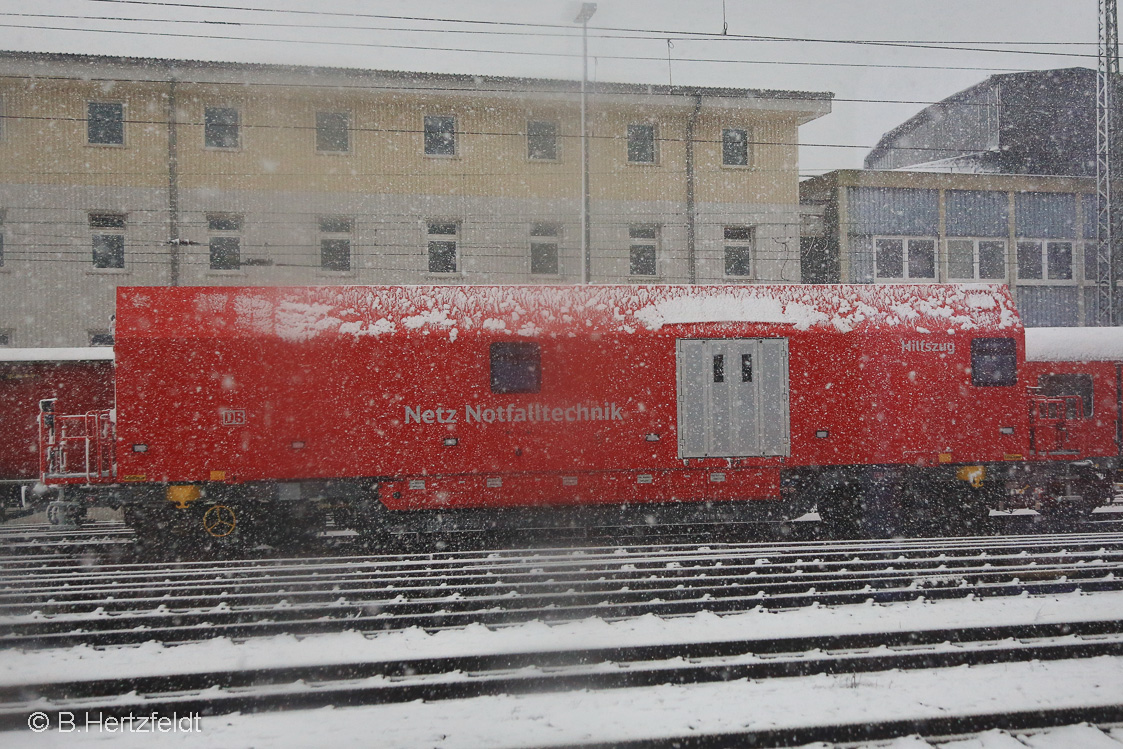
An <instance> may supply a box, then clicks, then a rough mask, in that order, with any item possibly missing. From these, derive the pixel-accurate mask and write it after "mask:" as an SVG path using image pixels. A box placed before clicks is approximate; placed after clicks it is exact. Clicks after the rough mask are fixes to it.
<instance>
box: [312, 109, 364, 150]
mask: <svg viewBox="0 0 1123 749" xmlns="http://www.w3.org/2000/svg"><path fill="white" fill-rule="evenodd" d="M321 114H341V115H343V117H344V118H345V120H346V127H345V128H344V130H345V132H346V133H347V148H345V149H344V150H342V151H324V150H322V149H321V148H320V115H321ZM352 120H353V117H352V115H351V111H350V110H348V109H317V110H316V111H315V112H313V113H312V125H313V128H312V130H313V132H312V137H313V138H314V139H315V141H314V143H315V149H316V153H318V154H324V155H326V156H349V155H350V154H351V153H353V152H354V150H355V138H354V137H353V135H352V133H354V127H353V126H352V124H353V123H352Z"/></svg>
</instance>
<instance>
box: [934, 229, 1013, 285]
mask: <svg viewBox="0 0 1123 749" xmlns="http://www.w3.org/2000/svg"><path fill="white" fill-rule="evenodd" d="M947 247H948V280H949V281H975V280H978V281H1001V280H1003V279H1005V278H1006V242H1005V241H1003V240H1001V239H949V240H948V243H947Z"/></svg>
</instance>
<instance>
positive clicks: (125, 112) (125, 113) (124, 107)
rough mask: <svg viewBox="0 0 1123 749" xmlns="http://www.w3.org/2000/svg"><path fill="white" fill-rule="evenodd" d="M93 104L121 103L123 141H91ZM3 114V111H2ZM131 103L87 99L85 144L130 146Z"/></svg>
mask: <svg viewBox="0 0 1123 749" xmlns="http://www.w3.org/2000/svg"><path fill="white" fill-rule="evenodd" d="M91 104H120V105H121V142H120V143H91V142H90V105H91ZM0 114H2V112H0ZM128 124H129V103H128V102H126V101H122V100H120V99H87V100H86V137H85V139H84V140H85V145H86V146H88V147H89V148H128V147H129V128H128Z"/></svg>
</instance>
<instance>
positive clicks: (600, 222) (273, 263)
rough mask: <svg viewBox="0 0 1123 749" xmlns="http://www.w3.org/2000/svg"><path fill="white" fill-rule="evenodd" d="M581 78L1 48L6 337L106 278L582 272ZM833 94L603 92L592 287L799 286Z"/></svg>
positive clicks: (592, 128) (45, 320) (50, 330)
mask: <svg viewBox="0 0 1123 749" xmlns="http://www.w3.org/2000/svg"><path fill="white" fill-rule="evenodd" d="M578 91H579V85H578V84H576V83H574V82H570V81H551V80H532V79H516V78H495V77H479V76H460V75H432V74H405V73H386V72H375V71H357V70H342V69H316V68H295V67H287V66H267V65H244V64H217V63H198V62H186V61H167V60H146V59H134V58H128V59H125V58H109V57H88V56H75V55H47V54H29V53H28V54H25V53H0V123H2V125H0V128H2V129H0V345H9V346H75V345H86V344H90V343H94V344H98V343H105V342H108V341H109V340H110V339H109V334H110V331H109V320H110V315H111V314H112V310H113V300H114V293H115V289H116V287H117V286H118V285H164V284H171V285H259V284H266V285H272V284H336V283H347V284H355V283H358V284H368V283H369V284H416V283H572V282H577V281H579V280H581V276H582V265H583V263H582V258H581V250H580V248H581V223H580V206H581V195H582V192H581V158H580V156H581V149H580V137H579V135H580V126H579V122H580V120H579V114H578V113H579V94H578ZM829 110H830V96H829V95H828V94H816V93H801V92H780V91H759V90H747V89H738V90H731V89H714V88H689V87H674V88H670V87H666V86H662V87H660V86H643V85H628V84H603V83H602V84H597V85H596V86H595V87H594V88H593V89H592V90H591V93H590V96H589V125H588V133H589V153H590V158H589V161H590V165H591V167H590V180H589V185H590V195H591V209H590V225H591V241H590V243H589V246H590V254H591V279H590V280H591V281H592V282H594V283H641V282H642V283H651V282H667V283H674V282H691V281H696V282H756V281H765V282H780V281H783V282H798V281H800V250H799V184H798V173H797V145H796V144H797V143H798V127H799V125H800V124H802V123H805V122H807V121H810V120H811V119H814V118H816V117H819V116H822V115H824V114H826V113H827V112H828V111H829Z"/></svg>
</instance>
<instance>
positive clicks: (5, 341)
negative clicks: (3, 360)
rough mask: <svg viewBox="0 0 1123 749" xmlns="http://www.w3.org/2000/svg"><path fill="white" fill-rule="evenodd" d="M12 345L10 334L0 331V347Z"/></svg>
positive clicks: (6, 331)
mask: <svg viewBox="0 0 1123 749" xmlns="http://www.w3.org/2000/svg"><path fill="white" fill-rule="evenodd" d="M11 345H12V333H11V331H8V330H0V346H11Z"/></svg>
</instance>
